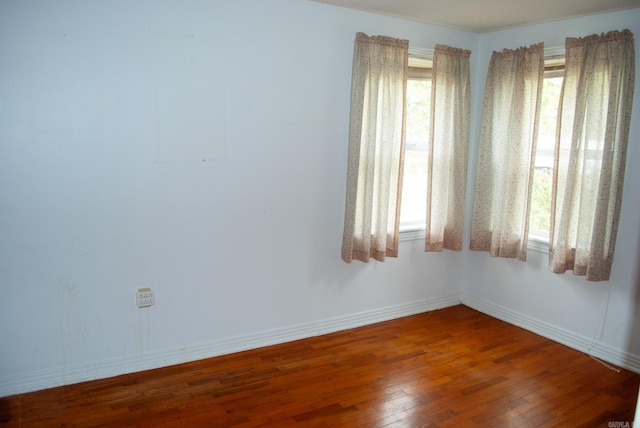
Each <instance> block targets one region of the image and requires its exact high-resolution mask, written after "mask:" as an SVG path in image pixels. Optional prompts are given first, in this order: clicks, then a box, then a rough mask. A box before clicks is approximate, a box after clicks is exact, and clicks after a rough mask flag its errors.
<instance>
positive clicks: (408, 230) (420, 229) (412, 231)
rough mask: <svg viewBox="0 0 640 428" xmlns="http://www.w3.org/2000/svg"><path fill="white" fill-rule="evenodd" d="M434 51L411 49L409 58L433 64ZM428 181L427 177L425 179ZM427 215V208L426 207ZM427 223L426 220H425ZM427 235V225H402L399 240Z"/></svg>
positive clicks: (412, 239) (421, 238)
mask: <svg viewBox="0 0 640 428" xmlns="http://www.w3.org/2000/svg"><path fill="white" fill-rule="evenodd" d="M434 53H435V50H434V49H427V48H415V47H409V57H417V58H420V59H423V60H425V61H427V62H433V55H434ZM425 180H426V177H425ZM425 215H426V207H425ZM425 221H426V218H425ZM425 233H426V224H425V223H424V222H423V223H422V224H415V223H414V224H400V233H399V237H398V239H399V240H400V242H402V241H415V240H418V239H420V240H423V239H424V238H425Z"/></svg>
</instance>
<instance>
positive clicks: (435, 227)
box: [425, 45, 471, 251]
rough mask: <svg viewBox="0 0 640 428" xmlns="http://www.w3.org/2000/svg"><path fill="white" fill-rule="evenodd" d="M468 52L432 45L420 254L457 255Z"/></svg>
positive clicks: (466, 119) (462, 196)
mask: <svg viewBox="0 0 640 428" xmlns="http://www.w3.org/2000/svg"><path fill="white" fill-rule="evenodd" d="M470 55H471V51H469V50H464V49H457V48H452V47H449V46H444V45H436V48H435V52H434V56H433V70H432V83H431V88H432V89H431V91H432V92H431V124H430V130H431V135H430V139H429V140H430V141H429V152H428V163H429V165H428V169H427V171H428V173H427V174H428V175H427V177H428V179H427V216H426V217H427V224H426V240H425V251H441V250H442V249H449V250H456V251H460V250H462V235H463V232H464V208H465V207H464V205H465V197H466V191H467V162H468V153H469V120H470V119H469V118H470V115H471V83H470V82H471V80H470V71H469V56H470Z"/></svg>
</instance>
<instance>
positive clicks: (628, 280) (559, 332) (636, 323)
mask: <svg viewBox="0 0 640 428" xmlns="http://www.w3.org/2000/svg"><path fill="white" fill-rule="evenodd" d="M624 28H628V29H630V30H631V31H632V32H633V33H634V34H635V36H636V44H635V46H636V57H637V58H640V42H639V41H638V37H639V36H640V9H634V10H628V11H623V12H617V13H611V14H602V15H598V16H593V17H586V18H579V19H572V20H566V21H559V22H553V23H548V24H544V25H534V26H529V27H522V28H517V29H513V30H506V31H500V32H494V33H490V34H483V35H481V36H480V47H479V52H478V57H479V64H478V69H479V70H480V73H481V74H482V76H481V77H480V78H479V79H478V81H480V82H484V79H485V77H486V70H487V68H488V65H489V60H490V57H491V52H492V51H494V50H495V51H500V50H502V49H503V48H511V49H514V48H517V47H519V46H529V45H531V44H534V43H538V42H544V43H545V46H548V47H551V46H558V45H564V40H565V38H566V37H583V36H586V35H590V34H594V33H603V32H607V31H610V30H621V29H624ZM635 86H636V91H635V95H634V108H633V113H632V118H631V130H630V135H629V147H628V153H627V169H626V175H625V187H624V194H623V201H622V213H621V217H620V227H619V231H618V239H617V243H616V248H615V258H614V262H613V270H612V273H611V279H610V281H607V282H600V283H592V282H587V281H585V280H584V278H583V277H577V276H574V275H573V274H572V273H571V272H567V273H566V274H563V275H555V274H552V273H551V272H549V270H548V268H547V261H548V255H547V254H541V253H537V252H535V251H529V253H528V260H527V262H526V263H522V262H518V261H515V260H507V259H497V258H491V257H490V256H489V255H488V254H487V253H476V252H470V251H467V252H466V253H465V281H464V284H465V285H464V288H463V290H464V297H463V301H464V302H465V303H466V304H469V305H470V306H473V307H476V308H478V309H481V310H483V311H485V312H487V313H490V314H492V315H496V316H498V317H500V318H503V319H506V320H508V321H510V322H514V323H516V324H520V325H522V326H525V327H527V328H530V329H533V330H534V331H538V332H540V333H543V334H545V335H546V336H549V337H553V338H555V339H557V340H560V341H561V342H563V343H566V344H568V345H570V346H573V347H575V348H578V349H581V350H587V349H588V348H589V346H590V345H591V344H592V342H593V341H594V340H596V342H597V343H596V347H595V348H594V350H593V354H595V355H597V356H601V357H603V358H606V359H607V360H608V361H611V362H614V363H616V364H620V365H625V366H627V367H629V368H632V369H634V370H636V371H640V310H639V309H638V308H639V307H640V286H639V285H638V284H639V283H640V264H639V263H638V258H639V257H640V254H639V245H638V244H639V242H640V228H639V226H640V222H639V221H638V219H640V193H639V192H638V187H637V183H638V182H640V170H639V169H638V168H637V167H636V164H637V163H638V161H640V146H639V144H638V143H639V140H640V73H636V84H635ZM483 91H484V84H483V83H481V84H480V85H476V86H475V91H474V96H475V98H474V100H473V102H474V110H475V111H476V112H480V111H481V110H482V96H483ZM475 126H476V128H475V130H474V131H475V132H472V136H473V137H472V138H473V140H474V141H473V143H472V146H473V148H472V152H474V153H476V152H477V146H478V135H479V122H476V124H475ZM473 157H474V156H471V158H473ZM474 175H475V164H473V165H472V170H471V171H470V177H474ZM470 181H471V184H470V186H471V188H473V179H471V180H470ZM469 202H470V201H469ZM468 212H469V213H470V212H471V210H470V205H469V211H468ZM467 217H468V218H469V217H470V216H467ZM609 289H610V295H609V296H608V293H609ZM605 313H606V315H605ZM601 330H602V335H600V331H601Z"/></svg>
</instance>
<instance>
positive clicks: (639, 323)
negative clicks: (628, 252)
mask: <svg viewBox="0 0 640 428" xmlns="http://www.w3.org/2000/svg"><path fill="white" fill-rule="evenodd" d="M637 248H638V251H640V231H639V232H638V247H637ZM635 268H636V269H635V275H634V279H633V286H634V287H635V299H634V304H633V306H634V310H633V324H632V326H631V329H630V331H629V334H630V337H629V341H628V347H627V349H629V350H630V353H632V354H635V355H638V354H640V260H636V266H635Z"/></svg>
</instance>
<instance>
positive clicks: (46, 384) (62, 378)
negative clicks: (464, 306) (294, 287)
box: [0, 293, 461, 397]
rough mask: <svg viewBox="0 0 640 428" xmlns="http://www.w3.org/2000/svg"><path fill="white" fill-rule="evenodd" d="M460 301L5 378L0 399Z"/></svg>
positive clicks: (448, 300)
mask: <svg viewBox="0 0 640 428" xmlns="http://www.w3.org/2000/svg"><path fill="white" fill-rule="evenodd" d="M460 302H461V295H460V293H455V294H452V295H449V296H444V297H439V298H435V299H425V300H419V301H415V302H410V303H406V304H401V305H395V306H389V307H385V308H380V309H375V310H371V311H365V312H360V313H356V314H351V315H345V316H340V317H335V318H329V319H325V320H320V321H314V322H309V323H304V324H298V325H294V326H290V327H283V328H277V329H272V330H266V331H260V332H256V333H251V334H247V335H242V336H235V337H230V338H226V339H222V340H217V341H213V342H206V343H200V344H194V345H188V346H185V347H180V348H175V349H163V350H157V351H153V352H147V353H143V354H138V355H136V356H123V357H122V358H112V359H108V360H101V361H95V362H91V363H87V364H78V365H73V366H65V367H60V368H55V369H49V370H42V371H38V372H31V373H25V374H21V375H14V376H8V377H5V378H4V379H1V380H0V397H7V396H10V395H15V394H21V393H25V392H32V391H38V390H42V389H47V388H53V387H56V386H62V385H70V384H74V383H79V382H84V381H90V380H96V379H104V378H109V377H113V376H118V375H121V374H126V373H135V372H138V371H143V370H151V369H156V368H159V367H166V366H171V365H175V364H181V363H186V362H190V361H197V360H201V359H205V358H211V357H216V356H220V355H225V354H232V353H235V352H240V351H246V350H248V349H255V348H260V347H263V346H269V345H276V344H279V343H285V342H290V341H293V340H299V339H304V338H308V337H314V336H319V335H322V334H327V333H333V332H336V331H341V330H347V329H350V328H356V327H361V326H364V325H369V324H374V323H377V322H382V321H388V320H391V319H395V318H402V317H405V316H410V315H415V314H419V313H423V312H428V311H432V310H436V309H440V308H445V307H448V306H454V305H459V304H460Z"/></svg>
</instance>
